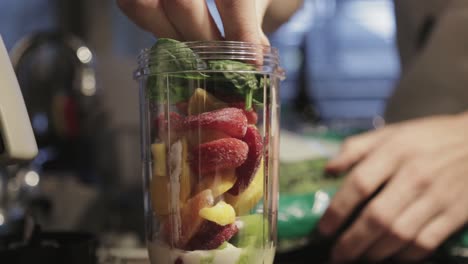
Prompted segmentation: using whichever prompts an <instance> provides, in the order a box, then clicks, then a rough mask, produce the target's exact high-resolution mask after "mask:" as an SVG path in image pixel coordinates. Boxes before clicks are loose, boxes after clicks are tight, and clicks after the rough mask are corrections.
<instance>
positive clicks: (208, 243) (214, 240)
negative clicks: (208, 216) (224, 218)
mask: <svg viewBox="0 0 468 264" xmlns="http://www.w3.org/2000/svg"><path fill="white" fill-rule="evenodd" d="M238 231H239V228H238V227H237V226H236V224H234V223H233V224H229V225H226V226H221V225H218V224H216V223H215V222H211V221H205V222H204V223H203V224H202V226H201V227H200V229H199V230H198V233H197V234H196V235H195V236H194V237H193V238H192V239H191V240H190V242H189V243H188V244H187V247H186V248H185V249H186V250H211V249H216V248H218V247H219V246H221V245H222V244H223V243H224V242H225V241H228V240H229V239H231V238H232V237H233V236H234V235H235V234H236V233H237V232H238Z"/></svg>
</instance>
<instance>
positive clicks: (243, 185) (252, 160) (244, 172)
mask: <svg viewBox="0 0 468 264" xmlns="http://www.w3.org/2000/svg"><path fill="white" fill-rule="evenodd" d="M242 140H243V141H244V142H245V143H247V145H248V146H249V153H248V154H247V160H246V161H245V162H244V163H243V164H242V165H241V166H240V167H238V168H237V169H236V175H237V181H236V183H235V184H234V186H233V187H232V188H231V189H230V190H229V191H228V193H229V194H232V195H238V194H239V193H241V192H243V191H244V190H245V189H247V187H248V186H249V184H250V182H251V181H252V179H253V178H254V176H255V173H256V172H257V170H258V167H259V166H260V161H261V160H262V150H263V143H262V136H261V135H260V133H259V132H258V130H257V128H256V127H255V126H253V125H250V126H249V127H248V128H247V132H246V133H245V137H244V138H243V139H242Z"/></svg>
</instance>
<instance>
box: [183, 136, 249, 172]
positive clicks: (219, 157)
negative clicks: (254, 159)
mask: <svg viewBox="0 0 468 264" xmlns="http://www.w3.org/2000/svg"><path fill="white" fill-rule="evenodd" d="M248 152H249V147H248V146H247V144H246V143H245V142H243V141H241V140H239V139H235V138H222V139H217V140H213V141H210V142H207V143H203V144H200V145H198V146H197V147H195V148H193V149H192V152H191V154H192V159H191V161H190V164H191V166H192V169H193V170H194V172H197V173H200V174H205V173H210V172H214V171H216V170H223V169H233V168H237V167H239V166H240V165H241V164H242V163H244V162H245V160H246V159H247V153H248Z"/></svg>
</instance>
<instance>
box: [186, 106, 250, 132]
mask: <svg viewBox="0 0 468 264" xmlns="http://www.w3.org/2000/svg"><path fill="white" fill-rule="evenodd" d="M185 124H186V126H187V128H188V129H213V130H219V131H222V132H224V133H226V134H228V135H229V136H231V137H235V138H243V137H244V135H245V131H246V130H247V118H246V117H245V114H244V112H243V111H242V110H240V109H237V108H223V109H219V110H214V111H211V112H206V113H202V114H199V115H194V116H188V117H187V118H186V120H185Z"/></svg>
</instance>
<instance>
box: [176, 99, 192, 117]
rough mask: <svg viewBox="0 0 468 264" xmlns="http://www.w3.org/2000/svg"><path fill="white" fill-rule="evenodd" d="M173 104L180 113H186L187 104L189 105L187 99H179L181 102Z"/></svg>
mask: <svg viewBox="0 0 468 264" xmlns="http://www.w3.org/2000/svg"><path fill="white" fill-rule="evenodd" d="M175 105H176V107H177V110H179V112H180V113H182V114H183V115H187V114H188V106H189V103H188V101H181V102H178V103H176V104H175Z"/></svg>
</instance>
